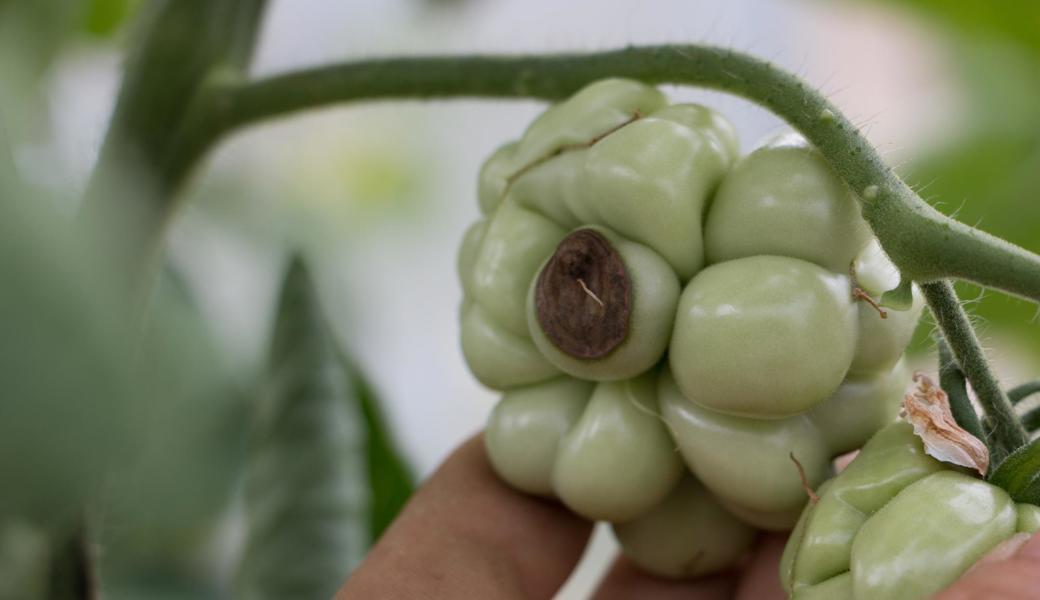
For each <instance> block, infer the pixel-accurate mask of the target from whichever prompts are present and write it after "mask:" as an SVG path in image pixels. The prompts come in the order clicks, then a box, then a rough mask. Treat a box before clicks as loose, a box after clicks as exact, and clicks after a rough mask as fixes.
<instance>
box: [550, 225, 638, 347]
mask: <svg viewBox="0 0 1040 600" xmlns="http://www.w3.org/2000/svg"><path fill="white" fill-rule="evenodd" d="M534 299H535V313H536V315H537V318H538V325H539V326H540V327H541V329H542V331H544V332H545V335H546V337H548V338H549V340H551V341H552V343H553V344H554V345H555V346H556V347H557V348H559V349H560V350H562V351H563V352H566V353H567V354H569V355H571V356H573V357H575V358H583V359H596V358H602V357H604V356H606V355H607V354H609V353H610V352H611V351H612V350H614V349H615V348H617V347H618V346H619V345H620V344H621V343H622V342H624V340H625V338H626V337H627V336H628V330H629V322H630V319H631V315H632V280H631V278H630V277H629V274H628V270H627V269H626V268H625V263H624V261H622V259H621V255H620V254H619V253H618V251H617V249H615V248H614V246H613V245H611V243H610V242H609V241H608V240H607V239H606V238H605V237H604V236H603V235H602V234H600V233H598V232H596V231H594V230H592V229H579V230H577V231H575V232H573V233H571V234H570V235H568V236H567V237H565V238H564V239H563V241H561V242H560V244H559V245H558V246H557V247H556V251H555V252H554V253H553V255H552V256H551V257H550V258H549V260H548V262H547V263H546V264H545V267H544V268H542V272H541V274H539V276H538V281H537V283H536V287H535V293H534Z"/></svg>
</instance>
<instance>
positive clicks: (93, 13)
mask: <svg viewBox="0 0 1040 600" xmlns="http://www.w3.org/2000/svg"><path fill="white" fill-rule="evenodd" d="M136 5H137V0H89V3H88V7H87V16H86V19H85V20H84V23H83V27H84V29H86V30H87V32H89V33H92V34H94V35H97V36H102V37H108V36H110V35H112V34H113V33H115V31H116V30H117V29H119V26H120V25H122V24H123V22H124V21H125V20H126V18H127V17H128V16H129V15H130V13H131V12H132V10H133V9H134V8H135V6H136Z"/></svg>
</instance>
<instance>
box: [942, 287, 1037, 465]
mask: <svg viewBox="0 0 1040 600" xmlns="http://www.w3.org/2000/svg"><path fill="white" fill-rule="evenodd" d="M921 292H922V293H924V297H925V300H927V301H928V307H929V308H930V309H931V310H932V314H933V315H934V316H935V321H936V323H938V324H939V327H940V328H941V329H942V332H943V336H944V337H945V338H946V342H947V343H948V344H949V345H950V350H951V351H952V353H953V357H954V358H955V359H956V361H957V364H958V365H959V366H960V370H961V371H962V372H963V373H964V376H965V377H966V378H967V380H968V382H969V383H971V388H972V389H973V390H975V395H976V396H977V397H978V399H979V403H980V404H981V405H982V408H983V410H985V412H986V416H987V417H989V421H990V422H992V423H993V430H992V432H991V433H990V436H989V442H990V443H989V445H990V447H991V449H997V450H999V451H1000V452H1001V455H1000V456H992V457H991V462H992V463H993V464H999V463H1000V461H1001V460H1002V459H1003V457H1004V456H1006V455H1007V454H1008V453H1010V452H1014V451H1015V450H1016V449H1017V448H1019V447H1020V446H1024V445H1025V444H1026V443H1027V442H1028V441H1029V437H1028V436H1027V435H1026V430H1025V428H1024V427H1023V426H1022V423H1021V422H1020V421H1019V420H1018V417H1017V416H1016V415H1015V410H1014V407H1012V406H1011V401H1010V400H1008V397H1007V395H1006V394H1005V393H1004V390H1003V389H1002V388H1001V387H1000V384H999V382H998V381H997V378H996V376H995V375H994V374H993V371H991V370H990V368H989V364H988V363H987V362H986V356H985V354H984V353H983V352H982V347H981V346H980V345H979V340H978V338H977V337H975V331H974V330H973V329H972V327H971V323H970V322H969V320H968V315H967V314H966V313H965V312H964V307H963V306H961V303H960V301H959V300H958V298H957V292H956V291H954V289H953V285H952V284H951V283H950V282H949V281H937V282H935V283H925V284H922V285H921Z"/></svg>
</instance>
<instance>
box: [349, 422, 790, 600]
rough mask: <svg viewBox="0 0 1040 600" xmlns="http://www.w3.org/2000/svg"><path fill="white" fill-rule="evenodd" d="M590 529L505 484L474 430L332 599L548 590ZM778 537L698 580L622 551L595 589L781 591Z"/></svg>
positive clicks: (632, 594) (760, 596)
mask: <svg viewBox="0 0 1040 600" xmlns="http://www.w3.org/2000/svg"><path fill="white" fill-rule="evenodd" d="M591 531H592V524H591V523H589V522H588V521H585V520H584V519H582V518H580V517H578V516H575V515H574V514H573V513H571V512H570V511H568V510H567V509H566V508H565V507H563V506H561V505H559V504H558V503H555V502H552V501H549V500H543V499H540V498H535V497H532V496H528V495H524V494H520V493H517V492H516V491H515V490H512V489H511V488H509V487H508V486H506V485H505V484H504V483H502V482H501V480H500V479H499V478H498V476H496V475H495V473H494V472H493V471H492V469H491V465H490V464H489V463H488V460H487V456H486V453H485V450H484V443H483V438H482V437H481V436H477V437H475V438H473V439H471V440H469V441H468V442H466V443H465V444H463V445H462V446H461V447H460V448H459V449H458V450H456V451H455V452H454V453H453V454H452V455H451V456H450V457H449V458H448V459H447V460H446V461H445V462H444V464H443V465H441V467H440V468H439V469H438V470H437V471H436V472H435V473H434V474H433V476H431V477H430V479H429V480H428V481H426V483H425V484H424V485H423V486H422V488H421V489H420V490H419V491H418V492H417V493H416V495H415V497H414V498H413V499H412V500H411V501H410V502H409V503H408V505H407V507H405V509H404V511H402V513H401V515H400V516H399V517H398V519H397V521H395V523H394V524H393V525H392V526H391V527H390V528H389V529H388V530H387V531H386V533H385V534H384V535H383V537H382V539H380V540H379V542H378V543H377V544H376V545H375V547H374V548H373V549H372V551H371V552H370V553H369V555H368V557H367V558H366V559H365V561H364V562H363V563H362V564H361V565H360V566H359V567H358V569H357V570H356V571H355V572H354V573H353V574H352V575H351V577H350V579H349V580H348V581H347V582H346V583H345V584H344V586H343V588H342V589H341V590H340V591H339V593H338V594H337V595H336V598H337V600H351V599H361V598H365V599H367V598H381V599H383V598H386V599H395V598H424V599H427V598H428V599H432V600H436V599H439V598H452V599H455V598H489V599H508V598H550V597H552V596H553V594H555V593H556V591H557V590H558V589H559V588H560V586H561V585H563V583H564V581H566V579H567V577H568V576H569V575H570V572H571V571H572V570H573V568H574V566H575V565H576V564H577V562H578V559H579V558H580V557H581V554H582V551H583V549H584V548H585V545H586V543H587V541H588V538H589V535H590V533H591ZM785 537H786V536H778V535H763V537H762V538H761V539H760V540H759V543H758V545H757V546H756V549H755V551H754V553H753V555H752V556H750V557H749V558H748V560H747V561H746V562H745V563H744V564H743V565H742V568H741V569H740V570H739V571H733V572H727V573H721V574H718V575H714V576H711V577H706V578H701V579H696V580H686V581H670V580H667V579H661V578H658V577H654V576H651V575H646V574H644V573H642V572H641V571H639V570H638V569H636V567H634V566H633V565H631V564H630V563H629V562H627V561H626V560H625V559H624V558H619V559H617V560H616V561H615V563H614V564H613V566H612V567H611V569H610V570H609V572H608V573H607V575H606V576H605V577H604V579H603V581H602V582H601V583H600V585H599V589H598V590H597V591H596V594H595V597H596V598H600V599H610V598H654V599H668V598H685V599H695V600H696V599H703V600H707V599H715V598H718V599H722V598H734V597H735V598H738V599H743V598H747V599H751V598H754V599H756V600H769V599H772V598H777V599H782V598H784V594H783V592H782V591H781V589H780V584H779V581H778V577H777V563H778V560H779V556H780V552H781V551H782V550H783V545H784V541H785Z"/></svg>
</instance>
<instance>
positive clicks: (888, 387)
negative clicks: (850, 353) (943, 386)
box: [807, 361, 910, 455]
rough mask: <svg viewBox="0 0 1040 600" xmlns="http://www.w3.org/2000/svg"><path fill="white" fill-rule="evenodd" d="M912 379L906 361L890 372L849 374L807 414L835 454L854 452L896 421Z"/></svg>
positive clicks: (831, 451)
mask: <svg viewBox="0 0 1040 600" xmlns="http://www.w3.org/2000/svg"><path fill="white" fill-rule="evenodd" d="M909 382H910V372H909V370H908V369H907V367H906V364H905V363H904V362H903V361H900V362H899V363H897V364H896V365H895V366H894V367H893V368H892V370H891V371H888V372H878V373H869V374H866V375H854V376H849V378H847V379H846V380H845V381H844V382H842V384H841V385H840V386H838V389H837V390H835V392H834V393H833V394H832V395H831V397H830V398H828V399H827V400H825V401H823V402H821V403H819V404H817V405H816V406H814V407H812V409H810V410H809V412H808V413H807V415H808V416H809V418H810V419H812V421H813V422H814V423H815V424H816V428H817V429H818V430H819V431H820V434H821V435H822V436H823V439H824V442H825V443H826V444H827V447H828V449H829V451H830V453H831V454H832V455H838V454H844V453H846V452H851V451H852V450H855V449H857V448H859V447H860V446H862V445H863V444H864V443H866V441H867V440H869V439H870V437H871V436H872V435H874V434H875V433H876V432H877V431H879V430H880V429H882V428H883V427H885V426H886V425H889V424H890V423H892V422H893V421H895V420H896V417H897V415H898V414H899V408H900V406H901V401H902V399H903V395H904V394H905V392H906V387H907V384H908V383H909Z"/></svg>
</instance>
